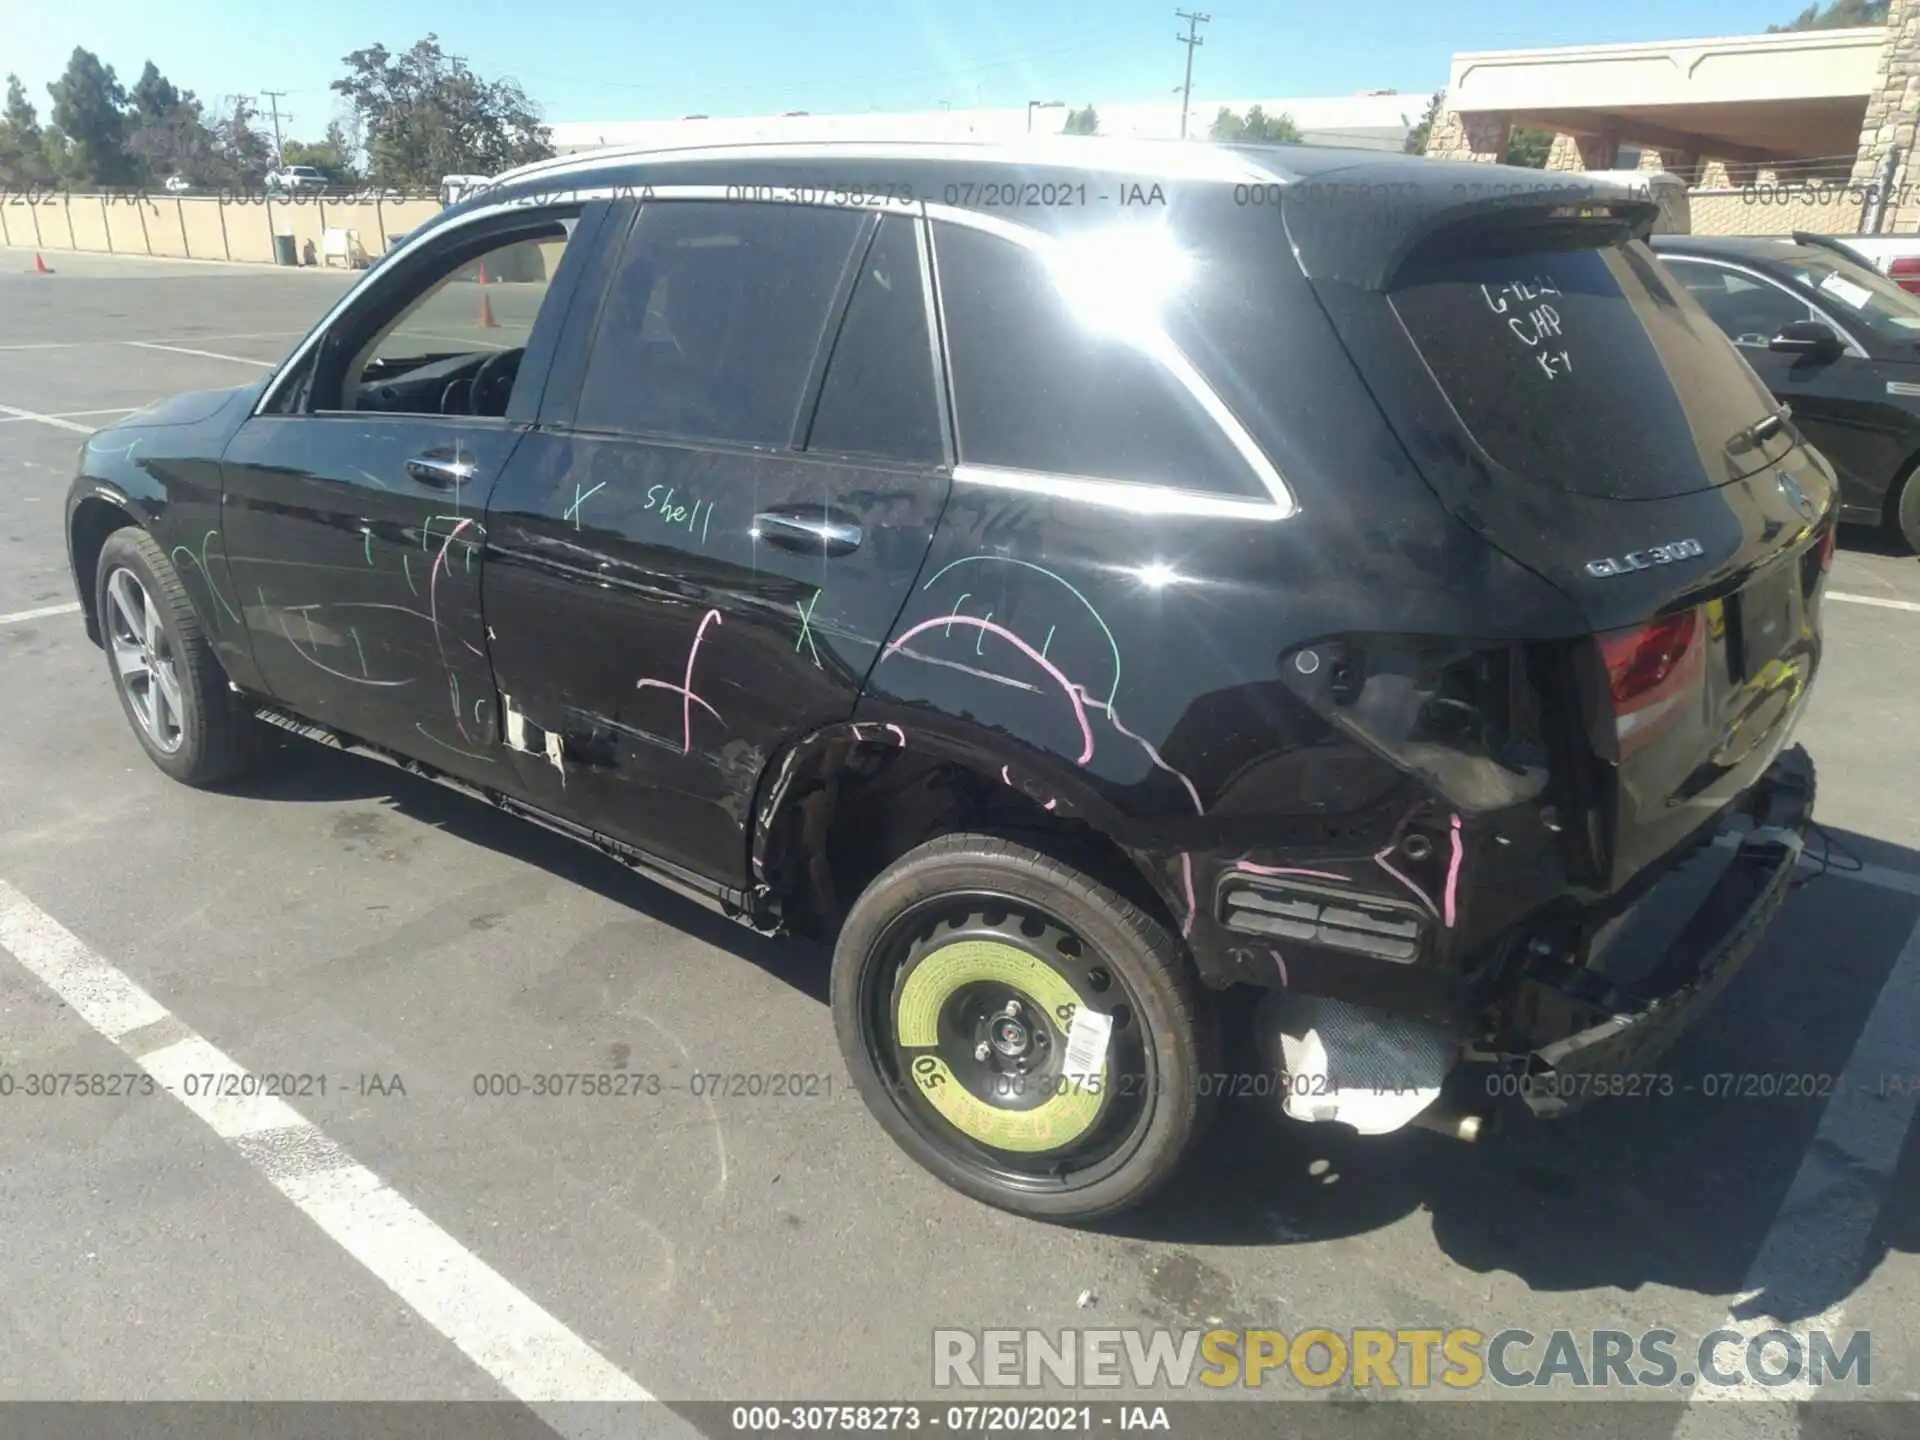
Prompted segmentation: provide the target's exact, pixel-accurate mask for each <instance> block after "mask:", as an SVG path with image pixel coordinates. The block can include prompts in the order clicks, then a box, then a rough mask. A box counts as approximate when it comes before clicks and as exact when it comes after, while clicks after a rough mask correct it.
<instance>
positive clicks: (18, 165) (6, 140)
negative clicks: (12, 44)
mask: <svg viewBox="0 0 1920 1440" xmlns="http://www.w3.org/2000/svg"><path fill="white" fill-rule="evenodd" d="M52 178H53V171H52V169H51V168H50V167H49V166H48V164H47V137H46V133H45V132H44V131H42V130H41V128H40V117H39V115H38V114H37V113H36V112H35V111H34V108H33V102H32V101H31V100H29V99H27V87H26V85H25V84H24V83H23V82H22V81H21V79H20V77H19V76H18V75H9V76H7V109H6V113H5V115H4V116H0V185H15V186H22V187H24V186H28V185H44V184H46V183H47V182H48V181H49V180H51V179H52Z"/></svg>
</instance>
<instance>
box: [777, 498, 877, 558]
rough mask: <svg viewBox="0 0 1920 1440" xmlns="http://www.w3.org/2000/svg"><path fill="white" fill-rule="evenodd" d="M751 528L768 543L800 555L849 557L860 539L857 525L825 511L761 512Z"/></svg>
mask: <svg viewBox="0 0 1920 1440" xmlns="http://www.w3.org/2000/svg"><path fill="white" fill-rule="evenodd" d="M753 527H754V529H755V531H756V532H758V534H759V535H760V537H761V538H762V539H764V540H766V541H767V543H768V544H770V545H778V546H779V547H780V548H781V549H782V550H794V551H798V552H799V553H801V554H803V555H851V554H852V553H853V552H854V551H855V550H858V549H859V548H860V541H861V539H862V535H861V530H860V527H859V526H858V525H856V524H854V523H853V522H852V521H851V520H836V519H834V518H833V517H832V516H830V515H829V514H828V513H827V512H826V510H825V509H824V508H815V509H810V510H762V511H761V512H760V513H759V514H758V515H756V516H754V517H753Z"/></svg>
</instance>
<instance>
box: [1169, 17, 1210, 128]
mask: <svg viewBox="0 0 1920 1440" xmlns="http://www.w3.org/2000/svg"><path fill="white" fill-rule="evenodd" d="M1173 13H1174V14H1175V15H1176V16H1178V17H1179V18H1180V19H1182V20H1184V21H1186V22H1187V33H1186V34H1184V35H1176V36H1174V37H1173V38H1174V39H1176V40H1178V41H1179V42H1180V43H1181V44H1182V45H1184V46H1186V47H1187V78H1186V79H1185V80H1184V81H1183V82H1181V85H1180V138H1181V139H1182V140H1184V139H1186V138H1187V111H1188V110H1189V109H1191V108H1192V105H1193V52H1194V51H1195V50H1196V49H1198V48H1199V47H1200V46H1202V45H1204V44H1206V43H1207V42H1206V41H1204V40H1202V39H1201V38H1200V27H1201V26H1202V25H1204V24H1206V23H1207V22H1208V21H1209V20H1211V19H1212V18H1213V17H1212V16H1211V15H1201V14H1198V13H1196V12H1194V11H1190V10H1176V11H1174V12H1173Z"/></svg>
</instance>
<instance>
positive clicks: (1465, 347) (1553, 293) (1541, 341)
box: [1390, 242, 1793, 500]
mask: <svg viewBox="0 0 1920 1440" xmlns="http://www.w3.org/2000/svg"><path fill="white" fill-rule="evenodd" d="M1390 299H1391V302H1392V304H1393V308H1394V310H1395V312H1396V313H1397V314H1398V315H1399V317H1400V321H1401V323H1402V325H1404V327H1405V328H1406V331H1407V334H1408V335H1409V337H1410V338H1411V339H1412V341H1413V343H1414V346H1415V347H1416V349H1418V351H1419V353H1420V355H1421V357H1422V359H1423V360H1424V361H1425V363H1426V366H1427V369H1428V370H1429V371H1430V372H1431V373H1432V375H1433V378H1434V380H1435V381H1436V382H1437V384H1438V386H1439V388H1440V390H1441V392H1442V393H1443V394H1444V395H1445V397H1446V400H1447V402H1448V403H1449V405H1451V407H1452V409H1453V411H1454V413H1455V414H1456V415H1457V416H1458V418H1459V420H1460V423H1461V424H1462V425H1463V426H1464V427H1465V428H1466V430H1467V431H1468V432H1469V434H1471V436H1472V437H1473V440H1474V442H1475V443H1476V444H1477V445H1478V446H1479V447H1480V449H1481V450H1482V451H1484V452H1485V454H1486V455H1487V456H1488V458H1490V459H1491V460H1492V461H1493V462H1494V463H1495V464H1497V465H1499V466H1500V467H1501V468H1502V469H1504V470H1506V471H1507V472H1509V473H1510V474H1511V475H1514V476H1517V477H1519V478H1521V479H1523V480H1525V481H1527V482H1530V483H1534V484H1539V485H1545V486H1557V487H1559V488H1561V489H1565V490H1568V491H1572V492H1575V493H1579V494H1585V495H1595V496H1605V497H1611V498H1617V499H1623V500H1639V499H1652V498H1656V497H1660V496H1666V495H1675V494H1682V493H1685V492H1687V491H1689V490H1698V489H1705V488H1708V487H1710V486H1713V485H1718V484H1723V483H1725V482H1727V481H1729V480H1733V479H1736V478H1738V477H1739V476H1740V475H1742V474H1746V473H1751V471H1753V470H1754V469H1756V468H1759V466H1761V465H1764V464H1767V463H1770V462H1771V461H1772V460H1774V459H1777V458H1778V456H1779V454H1781V453H1784V451H1785V449H1786V448H1787V447H1789V446H1790V445H1791V444H1792V443H1793V442H1792V440H1791V437H1790V435H1788V434H1787V433H1786V432H1782V435H1781V437H1780V438H1778V439H1776V440H1775V441H1773V442H1772V446H1773V448H1772V450H1771V452H1767V451H1754V450H1752V449H1751V448H1750V447H1747V446H1743V445H1741V444H1740V443H1739V442H1738V441H1737V440H1736V437H1737V436H1738V435H1739V433H1740V432H1741V431H1743V430H1744V429H1745V428H1746V427H1748V426H1751V425H1752V424H1753V423H1754V422H1755V421H1757V420H1759V419H1761V418H1763V417H1764V416H1766V415H1767V414H1769V413H1771V411H1772V410H1773V409H1774V408H1775V402H1774V400H1773V399H1772V397H1771V396H1770V395H1769V394H1768V393H1767V391H1766V389H1765V387H1764V386H1763V385H1761V383H1760V381H1759V380H1758V378H1757V377H1756V376H1755V375H1754V374H1753V371H1752V370H1751V369H1750V368H1749V367H1748V366H1747V365H1746V364H1745V363H1744V362H1743V361H1742V360H1741V359H1740V358H1739V357H1738V356H1737V355H1736V354H1735V353H1734V351H1733V349H1732V346H1731V345H1730V344H1729V342H1728V340H1727V337H1726V336H1725V335H1724V334H1723V333H1722V331H1721V330H1720V328H1719V327H1718V326H1717V325H1715V324H1714V323H1713V321H1712V320H1711V319H1710V318H1709V317H1708V316H1707V315H1706V313H1705V312H1704V311H1702V310H1701V308H1700V306H1699V305H1698V304H1697V303H1696V302H1695V301H1694V300H1693V299H1692V298H1691V297H1690V296H1688V294H1687V293H1686V290H1685V288H1684V287H1683V286H1681V285H1679V284H1678V283H1676V282H1674V281H1673V280H1672V279H1671V278H1670V277H1668V276H1667V275H1666V273H1665V272H1664V271H1663V270H1662V269H1661V267H1660V265H1659V263H1658V262H1657V261H1656V260H1655V259H1654V258H1653V256H1652V254H1651V252H1649V251H1648V250H1647V249H1646V248H1645V247H1644V246H1643V245H1641V244H1639V243H1638V242H1627V243H1621V244H1610V245H1603V246H1598V247H1590V246H1589V247H1582V248H1571V247H1569V246H1566V245H1564V244H1562V245H1553V246H1540V247H1531V246H1522V245H1508V246H1502V247H1500V248H1498V249H1487V250H1472V251H1464V250H1463V252H1462V253H1447V254H1440V255H1435V256H1429V257H1425V258H1417V259H1416V260H1415V261H1414V262H1413V263H1412V264H1410V265H1409V266H1407V267H1405V268H1404V269H1403V271H1402V273H1401V274H1400V275H1399V276H1398V277H1397V278H1396V280H1395V282H1394V285H1393V287H1392V290H1391V293H1390ZM1730 442H1732V443H1733V448H1732V449H1729V444H1730Z"/></svg>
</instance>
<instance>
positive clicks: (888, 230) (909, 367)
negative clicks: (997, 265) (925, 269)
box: [807, 215, 943, 463]
mask: <svg viewBox="0 0 1920 1440" xmlns="http://www.w3.org/2000/svg"><path fill="white" fill-rule="evenodd" d="M933 387H934V376H933V350H932V347H931V344H930V342H929V340H928V338H927V306H926V297H925V295H924V294H923V293H922V292H921V288H920V250H919V246H918V245H916V244H915V242H914V236H913V222H912V221H911V220H906V219H903V218H901V217H900V216H898V215H889V216H887V217H886V219H884V220H883V221H881V223H880V233H879V234H878V235H877V236H875V237H874V242H873V248H872V249H871V250H869V251H868V252H867V256H866V262H865V263H864V264H863V265H862V266H861V269H860V279H859V280H858V281H857V282H856V283H855V285H854V291H853V298H852V300H850V301H849V302H848V305H847V318H846V321H845V323H844V324H843V325H842V326H841V327H840V338H839V339H838V340H837V341H835V342H834V347H833V359H832V360H831V361H830V362H829V364H828V366H827V377H826V382H825V383H824V384H823V385H822V386H821V390H820V408H819V409H818V411H816V412H815V415H814V421H813V433H812V435H811V436H810V437H809V439H808V441H807V448H808V449H810V450H832V451H836V452H838V453H840V454H844V455H871V456H876V457H878V458H880V459H884V460H912V461H924V462H927V463H934V462H937V461H939V460H940V459H941V458H943V457H942V447H941V444H940V410H939V405H938V403H937V402H936V400H935V398H934V388H933Z"/></svg>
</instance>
